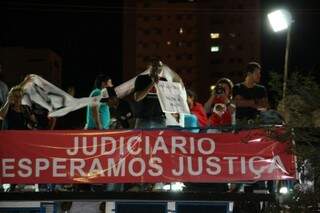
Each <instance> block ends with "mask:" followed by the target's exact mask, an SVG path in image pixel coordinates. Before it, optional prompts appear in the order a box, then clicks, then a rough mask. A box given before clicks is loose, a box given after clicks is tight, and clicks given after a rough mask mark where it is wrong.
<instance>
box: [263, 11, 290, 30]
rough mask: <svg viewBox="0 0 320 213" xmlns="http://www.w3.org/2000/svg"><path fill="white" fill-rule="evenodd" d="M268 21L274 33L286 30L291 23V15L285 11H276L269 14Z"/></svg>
mask: <svg viewBox="0 0 320 213" xmlns="http://www.w3.org/2000/svg"><path fill="white" fill-rule="evenodd" d="M268 20H269V23H270V25H271V27H272V29H273V31H274V32H279V31H281V30H285V29H287V28H288V27H289V25H290V24H291V22H292V18H291V15H290V13H289V12H288V11H286V10H276V11H274V12H271V13H269V14H268Z"/></svg>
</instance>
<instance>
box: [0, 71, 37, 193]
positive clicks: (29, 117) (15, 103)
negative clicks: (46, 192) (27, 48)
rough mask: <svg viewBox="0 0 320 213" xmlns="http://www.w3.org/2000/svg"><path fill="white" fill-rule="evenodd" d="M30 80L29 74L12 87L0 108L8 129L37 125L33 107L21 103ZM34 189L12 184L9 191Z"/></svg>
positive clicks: (26, 128)
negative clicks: (24, 87)
mask: <svg viewBox="0 0 320 213" xmlns="http://www.w3.org/2000/svg"><path fill="white" fill-rule="evenodd" d="M29 80H30V78H29V77H28V76H27V77H26V78H25V80H24V81H23V82H22V83H21V84H19V85H17V86H14V87H13V88H11V90H10V91H9V93H8V97H7V101H6V102H5V104H4V105H3V106H2V107H1V109H0V120H2V121H3V120H4V119H6V121H7V125H8V126H7V128H8V130H29V129H35V128H36V127H37V120H36V117H35V115H34V114H33V112H32V111H31V109H30V108H29V107H28V106H26V105H22V104H21V100H22V97H23V94H24V91H23V86H24V85H25V84H26V83H27V82H28V81H29ZM27 188H31V189H34V186H30V187H29V186H26V185H16V184H11V185H10V188H9V191H16V190H19V191H20V190H27Z"/></svg>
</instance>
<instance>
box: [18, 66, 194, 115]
mask: <svg viewBox="0 0 320 213" xmlns="http://www.w3.org/2000/svg"><path fill="white" fill-rule="evenodd" d="M149 72H150V68H148V69H147V70H145V71H144V72H142V73H140V75H143V74H148V73H149ZM161 76H163V77H165V78H166V79H167V80H168V82H172V81H176V79H177V77H179V76H178V75H177V74H176V73H175V72H173V71H172V70H171V69H170V68H169V67H168V66H166V65H163V68H162V71H161ZM136 78H137V76H136V77H134V78H132V79H130V80H129V81H126V82H124V83H122V84H121V85H119V86H117V87H115V92H116V94H117V96H118V97H119V98H123V97H125V96H127V95H129V94H131V93H132V92H133V91H134V83H135V80H136ZM177 84H179V85H180V89H179V91H180V94H179V97H181V98H182V100H184V102H185V103H186V100H187V96H186V92H185V88H184V87H183V86H182V84H180V83H177ZM24 90H25V95H24V97H23V99H22V104H24V105H29V106H31V104H32V102H34V103H37V104H39V105H40V106H42V107H43V108H45V109H47V110H48V111H49V117H61V116H64V115H66V114H68V113H69V112H72V111H75V110H78V109H80V108H82V107H85V106H87V105H89V104H91V103H93V102H96V103H98V102H100V100H101V98H108V97H109V95H108V92H107V90H106V89H104V90H102V92H101V96H97V97H86V98H74V97H72V96H71V95H69V94H68V93H66V92H65V91H63V90H62V89H60V88H58V87H56V86H55V85H53V84H51V83H50V82H48V81H46V80H45V79H43V78H41V77H40V76H37V75H32V77H31V81H30V82H28V83H27V84H26V85H25V86H24ZM159 99H160V97H159ZM163 100H164V101H165V99H163ZM185 110H186V109H183V107H181V108H179V110H178V112H185ZM174 111H177V110H174ZM188 112H189V109H188V108H187V113H188ZM170 116H171V115H169V116H167V117H170Z"/></svg>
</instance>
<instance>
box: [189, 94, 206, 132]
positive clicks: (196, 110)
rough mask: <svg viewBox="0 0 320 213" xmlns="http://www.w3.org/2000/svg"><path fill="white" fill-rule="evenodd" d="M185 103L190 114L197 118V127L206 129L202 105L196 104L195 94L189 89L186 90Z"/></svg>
mask: <svg viewBox="0 0 320 213" xmlns="http://www.w3.org/2000/svg"><path fill="white" fill-rule="evenodd" d="M187 102H188V106H189V109H190V111H191V113H192V114H194V115H195V116H196V117H197V119H198V124H199V126H200V127H201V128H204V127H206V126H207V125H208V118H207V115H206V112H205V110H204V108H203V106H202V104H200V103H199V102H197V96H196V93H195V92H193V91H192V90H189V89H188V90H187Z"/></svg>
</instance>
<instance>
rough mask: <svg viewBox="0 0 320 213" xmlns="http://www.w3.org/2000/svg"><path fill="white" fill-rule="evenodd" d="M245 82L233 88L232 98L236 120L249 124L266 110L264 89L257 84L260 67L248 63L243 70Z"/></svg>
mask: <svg viewBox="0 0 320 213" xmlns="http://www.w3.org/2000/svg"><path fill="white" fill-rule="evenodd" d="M244 76H245V80H244V82H242V83H238V84H236V85H235V86H234V87H233V97H234V101H235V104H236V118H237V120H240V121H245V122H248V123H250V121H254V120H256V119H257V116H258V115H259V114H260V112H262V111H266V110H267V108H268V98H267V92H266V88H265V87H264V86H262V85H260V84H259V82H260V78H261V66H260V64H258V63H257V62H250V63H248V65H247V66H246V68H245V70H244Z"/></svg>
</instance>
